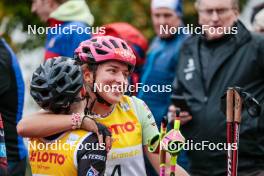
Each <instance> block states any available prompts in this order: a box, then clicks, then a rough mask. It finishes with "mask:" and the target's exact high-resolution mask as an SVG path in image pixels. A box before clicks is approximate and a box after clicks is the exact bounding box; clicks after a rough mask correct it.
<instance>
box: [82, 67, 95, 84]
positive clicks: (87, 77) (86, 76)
mask: <svg viewBox="0 0 264 176" xmlns="http://www.w3.org/2000/svg"><path fill="white" fill-rule="evenodd" d="M82 72H83V80H84V82H85V83H90V84H92V82H93V74H92V72H91V71H90V70H89V69H88V67H87V66H86V65H83V66H82Z"/></svg>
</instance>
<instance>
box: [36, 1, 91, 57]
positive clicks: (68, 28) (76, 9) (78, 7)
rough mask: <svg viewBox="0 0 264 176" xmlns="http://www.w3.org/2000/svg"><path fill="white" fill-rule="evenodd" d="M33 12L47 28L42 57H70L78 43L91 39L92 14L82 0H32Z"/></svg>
mask: <svg viewBox="0 0 264 176" xmlns="http://www.w3.org/2000/svg"><path fill="white" fill-rule="evenodd" d="M31 11H32V13H36V14H37V15H38V16H39V18H40V20H41V21H42V22H45V23H47V24H48V26H49V27H53V28H54V29H55V28H56V29H57V32H53V31H56V30H54V29H53V31H52V29H49V30H48V33H47V37H46V44H45V49H46V51H45V59H48V58H51V57H56V56H66V57H73V55H74V50H75V49H76V48H77V47H78V46H79V44H80V43H81V42H82V41H84V40H87V39H89V38H91V32H92V31H91V30H90V28H91V26H92V25H93V22H94V17H93V15H92V14H91V12H90V10H89V7H88V6H87V4H86V2H85V0H78V1H76V0H32V6H31Z"/></svg>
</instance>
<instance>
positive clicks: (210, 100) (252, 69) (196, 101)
mask: <svg viewBox="0 0 264 176" xmlns="http://www.w3.org/2000/svg"><path fill="white" fill-rule="evenodd" d="M196 9H197V11H198V15H199V24H200V25H201V26H202V25H204V26H205V25H206V26H207V27H208V28H209V27H210V28H211V29H210V31H209V30H205V31H204V32H205V33H204V34H197V35H194V36H192V37H190V38H189V39H187V40H186V42H185V43H184V45H183V48H182V51H181V56H180V60H179V64H178V68H177V74H176V80H175V94H176V95H181V96H184V98H185V100H186V102H187V104H188V106H189V109H190V112H189V113H190V114H191V115H192V120H190V121H189V122H187V123H186V124H185V125H182V126H181V130H182V132H183V135H184V137H185V138H186V139H187V140H189V141H190V140H192V141H193V143H194V144H200V145H202V144H203V143H205V144H206V143H207V144H208V143H210V144H211V143H213V144H214V146H216V145H217V144H220V145H225V143H226V117H225V114H224V113H223V112H222V111H221V108H220V102H221V101H220V100H221V97H222V95H223V94H224V92H225V91H226V90H227V88H228V87H234V86H239V87H243V88H244V90H245V91H246V92H249V93H251V94H252V95H253V96H254V97H255V98H256V99H257V100H258V101H259V102H260V103H261V104H263V101H264V79H263V70H264V57H263V56H264V38H263V37H261V36H257V35H255V34H253V33H250V32H249V31H248V30H247V29H246V27H245V26H244V25H243V24H242V23H241V22H240V21H239V20H238V16H239V1H238V0H221V1H213V0H197V1H196ZM181 119H182V118H181ZM263 131H264V115H263V112H262V114H261V115H260V117H258V118H251V117H249V115H248V114H247V113H246V112H245V113H243V114H242V122H241V124H240V139H239V150H238V152H239V154H238V156H239V157H238V175H239V176H251V175H264V169H263V168H264V158H263V155H264V143H263V141H264V137H263ZM206 141H207V142H206ZM203 146H204V150H198V149H196V150H189V151H188V152H187V154H188V159H189V161H190V174H191V175H194V176H196V175H201V176H222V175H226V172H227V151H226V150H225V148H222V149H215V150H212V149H211V150H210V148H209V147H208V146H206V145H203Z"/></svg>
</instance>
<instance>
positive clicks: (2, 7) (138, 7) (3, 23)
mask: <svg viewBox="0 0 264 176" xmlns="http://www.w3.org/2000/svg"><path fill="white" fill-rule="evenodd" d="M183 1H184V22H185V24H195V25H196V24H197V14H196V11H195V9H194V1H195V0H183ZM261 2H264V0H240V7H241V17H240V18H241V20H242V21H243V22H244V23H245V24H246V26H247V27H248V28H249V29H251V24H250V17H251V14H252V10H253V7H254V6H255V5H257V4H259V3H261ZM87 4H88V5H89V7H90V10H91V12H92V14H93V15H94V18H95V24H94V27H96V26H101V25H103V24H106V23H111V22H118V21H119V22H120V21H125V22H128V23H130V24H132V25H134V26H135V27H137V28H138V29H140V31H141V32H142V33H143V34H144V35H145V36H146V37H147V38H148V40H149V41H150V40H151V39H152V38H153V36H154V31H153V29H152V24H151V18H150V0H137V1H135V0H111V1H106V0H87ZM28 25H36V26H45V24H43V23H41V22H40V20H39V18H38V17H37V16H36V15H34V14H32V13H31V0H1V1H0V35H1V36H3V37H4V38H5V40H6V41H7V42H8V43H9V44H10V45H11V47H12V48H13V50H14V51H15V52H16V54H17V56H18V58H19V62H20V65H21V69H22V72H23V76H24V80H25V83H26V97H25V106H24V114H28V113H31V112H33V111H36V109H37V106H36V105H35V103H34V102H33V100H32V99H31V97H30V96H29V82H30V79H31V75H32V72H33V71H34V69H35V68H36V67H37V66H38V65H39V64H40V63H41V62H42V61H43V57H44V56H43V55H44V47H43V46H44V41H45V34H43V35H33V34H32V35H29V34H28Z"/></svg>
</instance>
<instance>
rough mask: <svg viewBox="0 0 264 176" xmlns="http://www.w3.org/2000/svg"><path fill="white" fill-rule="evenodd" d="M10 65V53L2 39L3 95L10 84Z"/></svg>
mask: <svg viewBox="0 0 264 176" xmlns="http://www.w3.org/2000/svg"><path fill="white" fill-rule="evenodd" d="M10 67H11V58H10V54H9V52H8V50H7V49H6V47H5V46H4V44H3V42H2V40H1V39H0V95H2V94H3V93H4V92H5V91H6V90H7V89H8V88H9V86H10V80H11V78H10V76H11V75H10V71H11V68H10Z"/></svg>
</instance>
